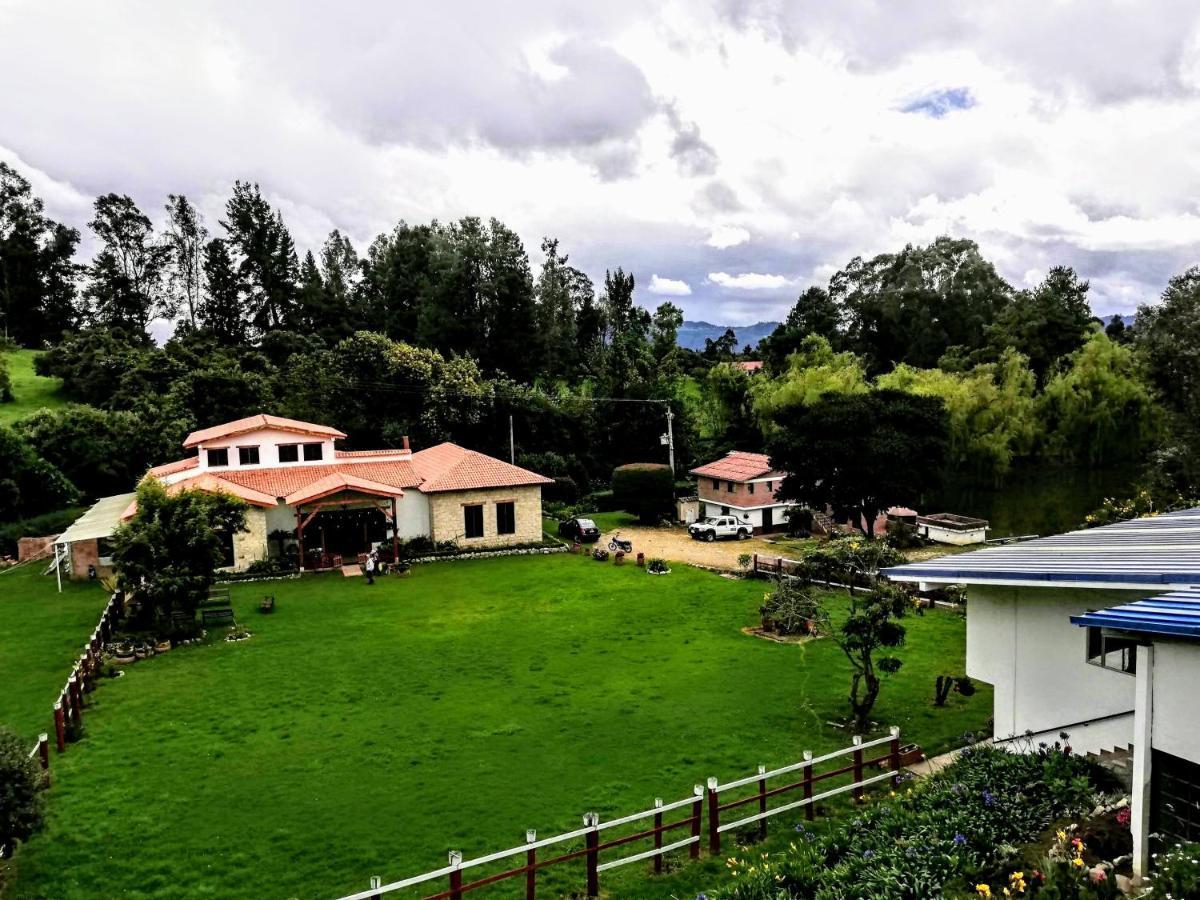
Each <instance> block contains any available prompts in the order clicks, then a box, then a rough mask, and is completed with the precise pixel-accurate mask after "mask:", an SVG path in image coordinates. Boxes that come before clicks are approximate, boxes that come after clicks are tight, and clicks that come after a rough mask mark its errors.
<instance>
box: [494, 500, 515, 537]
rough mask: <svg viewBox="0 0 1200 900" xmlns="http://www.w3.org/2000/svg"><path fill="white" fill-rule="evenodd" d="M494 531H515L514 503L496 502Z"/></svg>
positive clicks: (506, 532)
mask: <svg viewBox="0 0 1200 900" xmlns="http://www.w3.org/2000/svg"><path fill="white" fill-rule="evenodd" d="M496 533H497V534H516V533H517V509H516V504H514V503H497V504H496Z"/></svg>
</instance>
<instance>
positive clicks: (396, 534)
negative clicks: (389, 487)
mask: <svg viewBox="0 0 1200 900" xmlns="http://www.w3.org/2000/svg"><path fill="white" fill-rule="evenodd" d="M399 563H400V515H399V513H398V512H397V504H396V498H395V497H392V565H398V564H399Z"/></svg>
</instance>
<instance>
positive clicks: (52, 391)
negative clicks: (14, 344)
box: [0, 350, 67, 425]
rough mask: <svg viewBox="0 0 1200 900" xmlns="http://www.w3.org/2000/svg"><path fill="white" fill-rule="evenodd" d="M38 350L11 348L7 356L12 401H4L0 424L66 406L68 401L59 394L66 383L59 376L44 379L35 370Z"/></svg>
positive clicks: (1, 408)
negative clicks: (42, 410)
mask: <svg viewBox="0 0 1200 900" xmlns="http://www.w3.org/2000/svg"><path fill="white" fill-rule="evenodd" d="M37 353H38V352H37V351H36V350H10V351H8V352H6V353H3V354H0V355H3V357H4V359H5V361H6V362H7V363H8V375H9V378H11V379H12V388H13V399H12V402H11V403H0V425H4V424H7V423H9V422H15V421H16V420H17V419H22V418H24V417H25V416H28V415H29V414H30V413H35V412H37V411H38V410H39V409H43V408H46V407H55V406H62V405H64V404H65V403H66V402H67V400H66V398H65V397H63V396H62V395H61V394H60V393H59V389H60V387H61V385H62V383H61V382H60V381H59V380H58V379H57V378H43V377H42V376H41V375H38V374H37V373H35V372H34V371H33V359H34V357H35V356H37Z"/></svg>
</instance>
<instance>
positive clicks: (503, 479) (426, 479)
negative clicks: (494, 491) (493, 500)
mask: <svg viewBox="0 0 1200 900" xmlns="http://www.w3.org/2000/svg"><path fill="white" fill-rule="evenodd" d="M412 462H413V468H414V469H416V471H417V474H418V475H419V476H420V477H421V484H420V490H421V493H423V494H435V493H442V492H445V491H470V490H476V489H479V488H491V487H520V486H523V485H532V484H553V483H554V479H552V478H547V477H546V476H544V475H538V474H537V473H536V472H530V471H529V470H528V469H522V468H521V467H520V466H514V465H512V464H511V463H506V462H505V461H504V460H502V459H496V457H494V456H488V455H487V454H485V453H479V452H477V451H475V450H468V449H466V448H465V447H460V446H458V445H457V444H451V443H445V444H438V445H437V446H435V447H430V448H429V449H428V450H419V451H417V452H416V453H414V454H413V457H412Z"/></svg>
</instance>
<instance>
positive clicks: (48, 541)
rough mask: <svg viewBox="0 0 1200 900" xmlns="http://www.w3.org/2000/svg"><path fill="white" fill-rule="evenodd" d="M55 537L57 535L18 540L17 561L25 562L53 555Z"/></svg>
mask: <svg viewBox="0 0 1200 900" xmlns="http://www.w3.org/2000/svg"><path fill="white" fill-rule="evenodd" d="M55 537H56V535H53V534H48V535H46V536H44V537H23V538H17V560H18V561H20V562H25V560H27V559H39V558H40V557H43V556H51V555H53V554H54V538H55Z"/></svg>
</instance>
